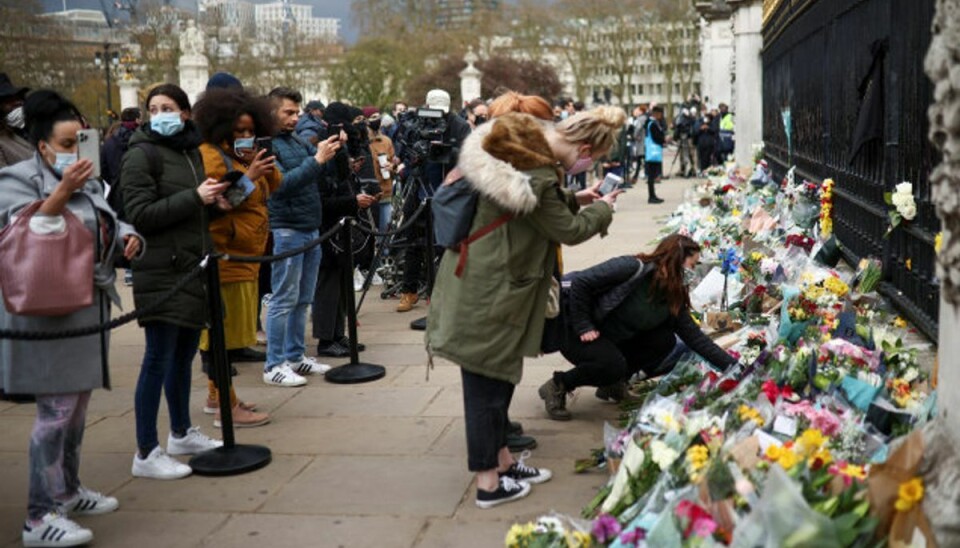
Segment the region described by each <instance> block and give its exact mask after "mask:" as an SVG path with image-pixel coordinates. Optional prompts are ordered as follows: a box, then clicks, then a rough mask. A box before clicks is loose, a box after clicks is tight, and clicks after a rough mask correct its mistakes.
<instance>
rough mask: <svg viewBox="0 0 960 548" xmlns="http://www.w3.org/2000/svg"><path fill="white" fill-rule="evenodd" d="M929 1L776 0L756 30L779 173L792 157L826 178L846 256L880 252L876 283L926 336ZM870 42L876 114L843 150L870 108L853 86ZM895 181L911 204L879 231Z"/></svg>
mask: <svg viewBox="0 0 960 548" xmlns="http://www.w3.org/2000/svg"><path fill="white" fill-rule="evenodd" d="M933 13H934V1H933V0H785V1H784V2H782V3H781V4H780V5H779V6H778V8H777V9H776V11H775V12H774V14H773V15H772V17H770V18H769V19H768V20H767V22H766V25H765V26H764V30H763V34H764V51H763V111H764V112H763V140H764V145H765V151H766V156H767V158H768V160H769V162H770V164H771V167H773V168H774V172H775V175H777V176H778V177H779V176H782V175H783V174H784V173H785V172H786V170H787V169H788V168H789V167H790V166H793V165H795V166H796V167H797V175H798V176H799V177H803V178H805V179H808V180H811V181H822V180H823V179H826V178H833V179H834V181H835V182H836V185H835V190H834V210H833V211H834V230H835V232H836V235H837V237H838V238H839V240H840V243H841V245H842V247H843V250H844V255H845V258H846V259H847V261H848V262H852V263H855V262H856V261H857V260H859V259H860V258H862V257H878V258H881V259H882V260H883V264H884V276H883V282H882V284H881V286H880V291H881V292H882V293H883V294H884V295H885V296H886V297H888V298H889V299H891V300H892V302H893V303H894V304H895V305H896V306H897V307H898V308H899V309H900V310H901V311H902V312H903V313H904V315H906V316H907V317H908V318H910V320H911V321H913V322H914V323H915V324H916V325H917V326H918V327H919V328H920V329H921V331H923V332H924V334H926V335H927V336H928V337H929V338H930V339H932V340H936V337H937V323H938V310H939V295H940V293H939V283H938V282H937V280H936V277H935V276H936V271H935V266H934V256H935V253H934V249H933V245H934V237H935V235H936V234H937V232H939V230H940V221H939V219H938V218H937V216H936V213H935V211H934V206H933V204H932V203H931V201H930V183H929V180H928V176H929V174H930V172H931V170H932V169H933V166H934V165H936V163H937V162H938V161H939V156H938V154H937V153H936V151H935V150H934V149H933V147H932V146H931V145H930V142H929V140H928V138H927V131H928V123H927V108H928V107H929V105H930V103H931V101H932V97H933V89H932V88H933V86H932V84H931V83H930V81H929V80H928V79H927V77H926V75H925V74H924V72H923V59H924V57H925V55H926V51H927V48H928V47H929V45H930V40H931V30H930V29H931V21H932V20H933ZM877 51H885V55H883V54H879V55H880V56H881V57H880V59H881V60H880V61H879V63H880V67H881V72H880V73H874V74H880V75H881V76H880V77H879V78H878V79H877V84H879V90H875V91H880V92H881V93H880V97H881V98H880V99H879V102H878V103H877V104H876V105H875V106H876V109H877V110H876V112H877V113H878V116H880V117H882V123H881V124H879V127H878V128H877V131H878V133H877V134H876V137H878V138H876V139H874V140H871V141H869V142H867V143H866V144H865V145H864V146H863V147H862V148H861V149H860V151H859V153H858V154H856V155H854V154H853V145H854V138H855V137H854V134H855V128H856V126H857V121H858V116H859V114H860V112H861V109H863V108H867V109H869V108H870V107H869V106H868V105H867V104H865V103H864V101H863V100H862V97H861V91H860V90H859V89H858V88H859V87H860V85H861V82H862V81H863V80H864V79H865V78H866V77H867V76H868V75H869V74H870V73H871V67H872V66H873V63H874V61H875V59H877V55H878V54H877V53H876V52H877ZM881 111H882V112H881ZM873 118H874V119H876V116H874V117H873ZM788 124H789V130H790V131H789V133H788V131H787V129H788ZM903 181H909V182H911V183H913V186H914V196H915V197H916V200H917V216H916V218H915V219H914V220H913V221H912V222H910V223H907V224H904V225H901V226H900V227H899V228H897V229H896V230H895V231H894V232H893V233H892V234H891V235H890V237H889V238H884V234H885V233H886V232H887V229H888V227H889V225H890V223H889V218H888V215H887V212H888V206H887V205H886V204H885V203H884V193H885V192H890V191H892V190H893V188H894V186H896V185H897V184H898V183H901V182H903Z"/></svg>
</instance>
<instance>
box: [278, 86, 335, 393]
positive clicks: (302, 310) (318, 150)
mask: <svg viewBox="0 0 960 548" xmlns="http://www.w3.org/2000/svg"><path fill="white" fill-rule="evenodd" d="M269 96H270V98H271V99H272V100H273V102H274V107H275V109H276V110H275V115H276V118H277V124H278V126H279V127H280V134H279V135H277V136H276V138H274V139H273V152H274V155H275V156H276V165H277V167H279V168H280V172H281V173H283V181H282V182H281V183H280V187H279V188H277V190H275V191H274V192H273V194H271V195H270V199H269V200H268V201H267V209H268V211H269V214H270V231H271V233H272V234H273V252H274V253H276V254H281V253H284V252H286V251H289V250H291V249H296V248H298V247H302V246H303V245H305V244H307V243H309V242H311V241H313V240H316V239H317V238H318V237H319V236H320V230H319V228H318V227H319V226H320V221H321V216H322V209H321V203H320V188H319V184H318V183H319V181H320V180H321V178H322V177H323V176H324V174H325V173H326V171H327V170H328V169H329V168H328V165H327V163H328V162H329V161H330V160H332V159H333V157H334V156H335V155H336V153H337V150H339V149H340V143H339V141H338V139H339V136H334V137H331V138H329V139H326V140H324V141H321V142H320V143H319V144H318V146H317V147H314V146H313V145H311V144H310V143H308V142H306V141H304V140H303V139H301V138H300V137H298V136H297V135H296V133H295V130H296V127H297V121H298V120H299V118H300V103H301V102H303V97H302V96H301V95H300V93H299V92H298V91H295V90H292V89H289V88H275V89H273V90H272V91H271V92H270V94H269ZM320 259H321V250H320V246H315V247H313V248H311V249H310V250H308V251H306V252H304V253H302V254H298V255H294V256H293V257H290V258H288V259H284V260H282V261H278V262H275V263H273V267H272V272H271V277H270V284H271V286H272V289H273V297H272V298H271V299H270V304H269V305H268V307H267V325H266V327H267V359H266V363H265V365H264V372H263V382H265V383H266V384H270V385H274V386H303V385H304V384H306V383H307V380H306V379H305V378H303V376H302V375H311V374H323V373H326V372H327V370H329V369H330V366H329V365H326V364H322V363H318V362H317V361H316V360H314V359H313V358H309V357H307V356H305V355H304V350H305V348H306V347H305V345H304V337H305V336H306V328H307V307H309V306H310V303H311V302H312V301H313V293H314V289H315V287H316V285H317V272H318V269H319V267H320Z"/></svg>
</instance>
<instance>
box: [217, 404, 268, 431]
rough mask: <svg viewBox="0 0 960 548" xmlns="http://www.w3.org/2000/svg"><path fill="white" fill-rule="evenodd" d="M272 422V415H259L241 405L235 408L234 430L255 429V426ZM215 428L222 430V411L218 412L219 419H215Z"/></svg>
mask: <svg viewBox="0 0 960 548" xmlns="http://www.w3.org/2000/svg"><path fill="white" fill-rule="evenodd" d="M268 422H270V415H268V414H266V413H257V412H255V411H250V410H249V409H245V408H244V407H242V406H240V405H235V406H234V407H233V427H234V428H253V427H254V426H263V425H264V424H267V423H268ZM213 426H215V427H217V428H221V423H220V411H219V410H218V411H217V418H215V419H213Z"/></svg>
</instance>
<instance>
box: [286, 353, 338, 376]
mask: <svg viewBox="0 0 960 548" xmlns="http://www.w3.org/2000/svg"><path fill="white" fill-rule="evenodd" d="M290 369H291V370H293V371H294V372H296V373H299V374H301V375H323V374H324V373H326V372H327V371H330V370H331V369H333V366H331V365H327V364H325V363H320V362H318V361H317V360H315V359H314V358H311V357H308V356H304V357H303V360H301V361H300V363H291V364H290Z"/></svg>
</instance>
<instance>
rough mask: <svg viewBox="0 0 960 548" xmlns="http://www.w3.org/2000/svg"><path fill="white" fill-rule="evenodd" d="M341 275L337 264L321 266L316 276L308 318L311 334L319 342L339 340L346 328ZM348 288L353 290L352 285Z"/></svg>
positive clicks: (345, 309) (345, 307) (345, 310)
mask: <svg viewBox="0 0 960 548" xmlns="http://www.w3.org/2000/svg"><path fill="white" fill-rule="evenodd" d="M342 276H343V274H342V273H341V271H340V268H339V267H338V266H331V267H323V266H321V267H320V273H319V275H318V276H317V289H316V291H315V292H314V294H313V307H312V310H311V313H310V318H311V320H312V322H313V336H314V338H316V339H317V340H319V341H321V342H325V341H337V340H340V339H341V338H342V337H343V334H344V330H345V329H346V324H347V306H346V302H345V301H344V299H345V297H344V294H343V291H342V289H343V280H342ZM350 289H351V290H353V288H352V287H351V288H350Z"/></svg>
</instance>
